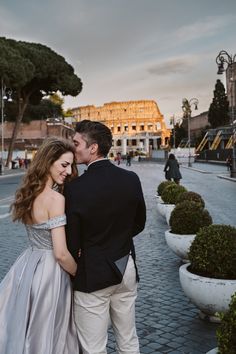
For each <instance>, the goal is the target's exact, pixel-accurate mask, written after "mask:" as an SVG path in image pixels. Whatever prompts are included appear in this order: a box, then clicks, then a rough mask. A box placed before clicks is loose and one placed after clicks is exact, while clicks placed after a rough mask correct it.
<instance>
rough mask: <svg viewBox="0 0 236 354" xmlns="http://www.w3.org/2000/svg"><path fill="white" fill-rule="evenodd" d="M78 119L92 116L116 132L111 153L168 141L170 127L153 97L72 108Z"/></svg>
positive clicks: (138, 150)
mask: <svg viewBox="0 0 236 354" xmlns="http://www.w3.org/2000/svg"><path fill="white" fill-rule="evenodd" d="M72 115H73V117H74V118H75V119H76V121H78V122H79V121H81V120H83V119H90V120H94V121H100V122H102V123H104V124H106V125H107V126H108V127H109V128H110V129H111V131H112V134H113V147H112V150H111V152H112V154H114V155H116V154H117V153H121V154H122V155H125V154H127V153H133V154H136V153H143V154H146V155H151V154H152V150H157V149H160V148H162V149H163V148H165V147H167V145H168V140H169V137H170V129H167V127H166V124H165V121H164V117H163V115H162V114H161V113H160V110H159V108H158V105H157V103H156V102H155V101H153V100H140V101H127V102H110V103H105V104H104V105H103V106H101V107H96V106H93V105H89V106H81V107H78V108H73V109H72Z"/></svg>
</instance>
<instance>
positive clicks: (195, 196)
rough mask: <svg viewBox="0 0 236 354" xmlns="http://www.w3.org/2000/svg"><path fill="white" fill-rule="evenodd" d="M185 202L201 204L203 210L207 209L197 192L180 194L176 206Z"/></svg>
mask: <svg viewBox="0 0 236 354" xmlns="http://www.w3.org/2000/svg"><path fill="white" fill-rule="evenodd" d="M185 200H189V201H192V202H195V203H199V204H200V205H201V206H202V208H204V207H205V202H204V200H203V199H202V197H201V196H200V194H198V193H196V192H192V191H187V192H184V193H181V194H179V195H178V197H177V198H176V204H178V203H181V202H184V201H185Z"/></svg>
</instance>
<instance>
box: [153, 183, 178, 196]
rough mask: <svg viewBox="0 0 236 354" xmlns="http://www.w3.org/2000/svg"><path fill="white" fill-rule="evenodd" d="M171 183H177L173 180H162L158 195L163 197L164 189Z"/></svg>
mask: <svg viewBox="0 0 236 354" xmlns="http://www.w3.org/2000/svg"><path fill="white" fill-rule="evenodd" d="M171 184H175V182H173V181H162V182H161V183H160V184H159V185H158V187H157V195H158V196H160V197H161V195H162V192H163V191H164V189H165V188H166V187H167V186H169V185H171Z"/></svg>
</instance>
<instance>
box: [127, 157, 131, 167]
mask: <svg viewBox="0 0 236 354" xmlns="http://www.w3.org/2000/svg"><path fill="white" fill-rule="evenodd" d="M126 166H131V156H130V154H127V155H126Z"/></svg>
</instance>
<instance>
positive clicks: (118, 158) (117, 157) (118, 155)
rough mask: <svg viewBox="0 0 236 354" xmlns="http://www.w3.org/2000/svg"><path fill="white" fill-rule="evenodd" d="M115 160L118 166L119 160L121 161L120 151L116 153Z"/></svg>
mask: <svg viewBox="0 0 236 354" xmlns="http://www.w3.org/2000/svg"><path fill="white" fill-rule="evenodd" d="M116 161H117V165H118V166H119V165H120V162H121V154H120V152H118V153H117V156H116Z"/></svg>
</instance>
